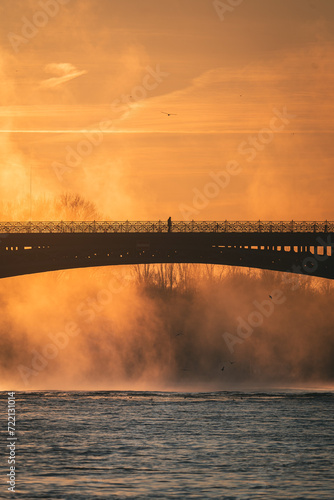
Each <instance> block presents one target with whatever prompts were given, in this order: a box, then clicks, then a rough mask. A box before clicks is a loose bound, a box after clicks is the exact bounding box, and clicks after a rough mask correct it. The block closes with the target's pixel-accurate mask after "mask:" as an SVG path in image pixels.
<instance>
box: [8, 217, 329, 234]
mask: <svg viewBox="0 0 334 500" xmlns="http://www.w3.org/2000/svg"><path fill="white" fill-rule="evenodd" d="M168 230H169V227H168V223H167V222H166V221H136V222H132V221H123V222H116V221H102V222H100V221H56V222H55V221H49V222H46V221H32V222H0V234H1V233H2V234H3V233H167V232H168ZM170 231H171V232H173V233H259V232H263V233H268V232H271V233H288V232H293V233H310V232H316V233H328V232H334V222H330V221H322V222H319V221H227V220H226V221H187V222H185V221H175V222H174V221H173V222H172V224H171V227H170Z"/></svg>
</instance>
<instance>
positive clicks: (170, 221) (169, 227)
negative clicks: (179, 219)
mask: <svg viewBox="0 0 334 500" xmlns="http://www.w3.org/2000/svg"><path fill="white" fill-rule="evenodd" d="M167 225H168V232H169V233H170V232H171V230H172V218H171V217H168V220H167Z"/></svg>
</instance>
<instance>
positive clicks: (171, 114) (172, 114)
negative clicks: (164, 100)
mask: <svg viewBox="0 0 334 500" xmlns="http://www.w3.org/2000/svg"><path fill="white" fill-rule="evenodd" d="M161 113H162V114H164V115H167V116H177V115H176V113H166V111H161Z"/></svg>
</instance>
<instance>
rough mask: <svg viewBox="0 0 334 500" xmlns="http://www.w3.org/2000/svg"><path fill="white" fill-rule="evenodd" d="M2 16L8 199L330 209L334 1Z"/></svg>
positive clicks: (59, 5) (82, 5)
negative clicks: (75, 197) (66, 196)
mask: <svg viewBox="0 0 334 500" xmlns="http://www.w3.org/2000/svg"><path fill="white" fill-rule="evenodd" d="M0 14H1V15H0V19H1V20H0V36H1V46H0V77H1V78H0V96H1V102H0V104H1V105H0V117H1V121H0V156H1V163H0V165H1V167H0V189H1V198H2V201H5V202H6V201H11V202H13V201H14V202H15V201H16V200H18V201H19V200H22V199H27V197H28V198H29V197H30V196H32V198H33V199H34V198H36V197H43V196H46V197H50V198H52V197H54V196H58V195H59V194H61V193H64V192H69V193H77V194H80V195H81V196H82V197H84V198H85V199H86V200H87V201H90V202H94V203H95V204H96V205H97V209H98V211H99V213H101V214H102V217H103V218H106V219H112V220H158V219H166V218H167V217H169V216H171V217H172V219H174V220H191V219H194V220H225V219H229V220H258V219H263V220H264V219H267V220H291V219H293V220H325V219H328V220H333V219H334V213H333V210H334V209H333V204H332V189H333V165H332V164H333V156H334V144H333V137H334V135H333V132H334V127H333V94H334V68H333V64H334V63H333V61H334V3H333V2H332V0H316V1H315V0H280V1H279V2H277V1H276V0H243V1H242V0H240V1H236V0H233V1H232V0H224V1H218V0H216V1H213V0H168V2H167V1H159V2H157V1H156V0H122V2H119V1H118V0H117V1H116V0H39V1H35V0H17V1H15V2H13V1H12V0H2V2H1V5H0ZM168 113H170V116H169V115H168ZM32 218H34V219H43V218H45V214H43V213H42V212H41V210H37V209H35V210H34V211H33V214H32Z"/></svg>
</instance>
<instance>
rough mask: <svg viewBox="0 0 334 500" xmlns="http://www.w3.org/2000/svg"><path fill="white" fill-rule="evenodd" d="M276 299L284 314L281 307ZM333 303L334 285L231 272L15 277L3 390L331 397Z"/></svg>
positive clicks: (5, 334) (129, 270)
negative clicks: (311, 393)
mask: <svg viewBox="0 0 334 500" xmlns="http://www.w3.org/2000/svg"><path fill="white" fill-rule="evenodd" d="M275 290H276V291H277V290H278V291H279V292H280V296H281V298H282V300H281V303H280V304H274V303H273V301H271V299H270V298H269V295H272V293H273V291H275ZM333 296H334V288H333V286H332V283H331V282H330V281H329V280H323V279H318V278H312V277H298V276H297V277H296V276H290V275H285V274H283V273H273V272H267V271H264V272H263V271H261V272H260V271H251V270H237V269H233V268H227V267H220V266H199V265H198V266H196V265H178V266H176V265H174V266H173V265H158V266H136V267H134V266H131V267H130V266H129V267H127V266H124V267H118V268H96V269H84V270H80V269H77V270H69V271H59V272H52V273H45V274H39V275H31V276H22V277H15V278H9V279H3V280H1V281H0V301H1V306H2V322H1V337H0V357H1V362H0V366H1V372H0V377H1V386H2V389H3V390H4V389H7V388H10V389H13V390H14V389H16V390H18V389H21V390H32V389H58V390H69V389H82V390H85V389H87V390H88V389H106V390H132V389H137V390H192V391H196V390H225V389H227V390H228V389H238V388H243V387H245V386H246V387H248V388H250V387H254V388H259V387H266V388H268V387H270V386H273V387H283V386H284V387H288V386H294V387H297V386H298V387H311V386H317V387H331V386H333V383H334V382H333V381H334V363H333V359H334V336H333V324H334V311H333V308H332V303H333ZM254 302H255V304H254ZM256 304H257V305H256ZM259 304H260V305H261V307H262V309H261V310H262V313H260V314H259V310H260V309H259ZM254 313H256V314H255V315H254ZM261 315H262V320H261ZM255 320H256V321H257V322H258V326H256V325H255V323H256V321H255ZM249 322H250V323H251V324H250V323H249ZM240 325H242V327H241V329H240ZM247 325H248V326H247ZM252 325H253V326H252ZM254 325H255V326H254ZM240 332H241V333H240ZM226 333H227V334H228V335H227V336H226ZM226 339H228V340H226ZM231 339H232V341H231ZM223 367H224V370H223V371H222V368H223Z"/></svg>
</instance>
